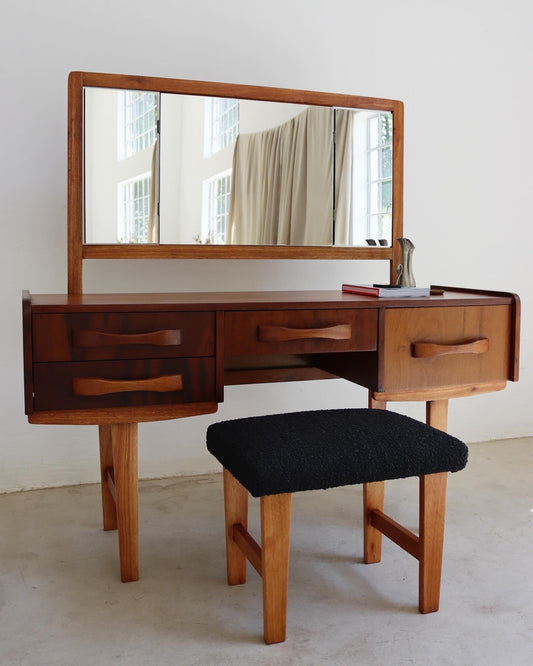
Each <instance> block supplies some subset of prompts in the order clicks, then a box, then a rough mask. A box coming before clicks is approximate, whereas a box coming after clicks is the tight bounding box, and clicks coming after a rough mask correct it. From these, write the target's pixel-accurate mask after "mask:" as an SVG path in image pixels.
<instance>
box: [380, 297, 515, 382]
mask: <svg viewBox="0 0 533 666" xmlns="http://www.w3.org/2000/svg"><path fill="white" fill-rule="evenodd" d="M510 340H511V308H510V306H507V305H496V306H479V307H478V306H471V307H435V308H431V307H427V308H403V309H390V310H387V311H386V312H385V344H384V347H383V354H384V355H383V360H382V365H383V368H384V369H383V373H384V377H383V389H382V390H384V391H393V390H399V389H408V390H409V389H423V388H435V387H445V386H460V385H462V384H475V383H483V382H495V381H506V380H507V379H508V378H509V362H510V360H509V359H510Z"/></svg>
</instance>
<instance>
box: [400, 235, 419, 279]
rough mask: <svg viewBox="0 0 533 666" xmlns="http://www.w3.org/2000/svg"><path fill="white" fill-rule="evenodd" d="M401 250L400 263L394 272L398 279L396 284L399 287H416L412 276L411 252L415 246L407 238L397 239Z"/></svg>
mask: <svg viewBox="0 0 533 666" xmlns="http://www.w3.org/2000/svg"><path fill="white" fill-rule="evenodd" d="M396 240H397V241H398V243H400V247H401V248H402V263H401V264H398V266H397V268H396V271H397V273H398V277H397V278H396V284H399V285H400V286H401V287H416V282H415V276H414V275H413V251H414V249H415V246H414V245H413V243H412V241H410V240H409V239H408V238H397V239H396Z"/></svg>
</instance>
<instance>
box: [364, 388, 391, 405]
mask: <svg viewBox="0 0 533 666" xmlns="http://www.w3.org/2000/svg"><path fill="white" fill-rule="evenodd" d="M368 408H369V409H387V403H386V401H385V400H383V401H382V400H374V398H373V391H372V389H370V390H369V391H368Z"/></svg>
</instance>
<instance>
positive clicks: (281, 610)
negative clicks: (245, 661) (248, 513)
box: [261, 493, 292, 644]
mask: <svg viewBox="0 0 533 666" xmlns="http://www.w3.org/2000/svg"><path fill="white" fill-rule="evenodd" d="M291 500H292V495H291V494H290V493H283V494H280V495H266V496H264V497H261V568H262V578H263V630H264V632H263V633H264V638H265V643H267V644H270V643H281V642H282V641H284V640H285V634H286V627H287V593H288V585H289V548H290V529H291Z"/></svg>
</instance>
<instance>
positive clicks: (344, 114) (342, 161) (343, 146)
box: [335, 109, 354, 245]
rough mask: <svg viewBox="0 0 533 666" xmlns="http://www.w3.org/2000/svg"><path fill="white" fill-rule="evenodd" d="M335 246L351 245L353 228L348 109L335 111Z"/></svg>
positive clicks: (351, 144)
mask: <svg viewBox="0 0 533 666" xmlns="http://www.w3.org/2000/svg"><path fill="white" fill-rule="evenodd" d="M335 113H336V122H335V125H336V134H337V145H336V151H335V185H336V186H335V245H352V244H353V238H352V226H353V214H354V211H353V178H354V173H353V163H354V160H353V157H354V156H353V117H354V112H353V111H352V110H348V109H337V110H336V112H335Z"/></svg>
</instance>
